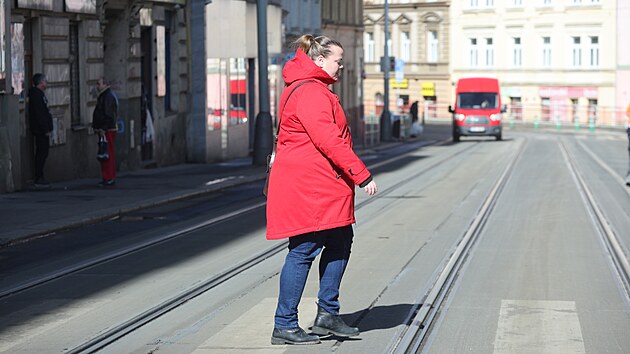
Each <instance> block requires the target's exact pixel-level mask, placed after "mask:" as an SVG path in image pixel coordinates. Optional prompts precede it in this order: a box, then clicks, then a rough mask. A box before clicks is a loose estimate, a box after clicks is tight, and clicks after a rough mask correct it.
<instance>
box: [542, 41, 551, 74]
mask: <svg viewBox="0 0 630 354" xmlns="http://www.w3.org/2000/svg"><path fill="white" fill-rule="evenodd" d="M542 66H543V67H545V68H548V67H550V66H551V37H542Z"/></svg>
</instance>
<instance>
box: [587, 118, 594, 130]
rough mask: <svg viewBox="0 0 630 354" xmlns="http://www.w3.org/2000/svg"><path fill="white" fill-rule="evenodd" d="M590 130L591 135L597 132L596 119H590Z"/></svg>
mask: <svg viewBox="0 0 630 354" xmlns="http://www.w3.org/2000/svg"><path fill="white" fill-rule="evenodd" d="M588 130H589V131H590V132H591V133H594V132H595V119H593V117H589V118H588Z"/></svg>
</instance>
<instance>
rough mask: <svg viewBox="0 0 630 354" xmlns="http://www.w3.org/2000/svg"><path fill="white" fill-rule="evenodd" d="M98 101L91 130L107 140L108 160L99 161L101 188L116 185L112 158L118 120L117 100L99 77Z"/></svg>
mask: <svg viewBox="0 0 630 354" xmlns="http://www.w3.org/2000/svg"><path fill="white" fill-rule="evenodd" d="M96 90H97V92H98V99H97V100H96V107H95V108H94V114H93V116H92V128H94V131H95V132H96V136H97V137H98V138H99V139H101V137H105V139H106V140H107V153H108V154H109V158H108V159H107V160H101V176H102V180H101V182H99V184H98V185H99V186H101V187H109V186H113V185H115V184H116V160H115V158H114V140H115V139H116V130H117V129H116V120H117V119H118V99H117V98H116V96H115V95H114V93H113V92H112V89H111V87H110V85H109V82H108V81H107V80H106V79H105V78H103V77H101V78H100V79H98V81H97V82H96Z"/></svg>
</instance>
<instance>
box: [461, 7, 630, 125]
mask: <svg viewBox="0 0 630 354" xmlns="http://www.w3.org/2000/svg"><path fill="white" fill-rule="evenodd" d="M617 3H618V1H615V0H544V1H523V0H507V1H498V0H457V1H452V2H451V16H452V18H457V19H458V20H457V21H454V22H453V23H452V29H451V34H452V35H451V38H452V39H451V43H452V45H451V65H452V81H453V83H455V82H456V81H457V80H458V79H459V78H461V77H471V76H489V77H496V78H498V79H499V81H500V83H501V85H502V98H503V103H507V104H508V106H509V115H508V117H509V118H508V119H514V120H515V121H521V120H522V121H529V122H540V123H545V122H547V123H549V124H576V125H578V126H579V125H586V124H598V125H617V124H619V123H620V119H621V120H622V118H623V117H622V115H621V114H620V113H621V112H620V109H621V108H622V107H623V105H624V104H623V102H619V101H623V99H622V98H621V96H620V95H619V94H618V91H619V89H620V87H621V86H623V85H622V84H621V83H620V82H619V79H621V78H623V75H619V74H618V72H617V71H618V70H619V69H621V68H623V67H624V66H623V65H624V64H622V63H621V62H620V60H619V59H618V55H617V50H618V48H622V47H623V46H624V44H623V43H621V42H619V39H618V38H622V36H621V33H622V32H618V28H617V23H616V22H617V18H618V17H617V6H618V5H617ZM620 3H621V2H620ZM626 47H627V46H626ZM620 50H621V49H620ZM624 51H625V52H626V53H627V49H624ZM626 61H627V60H626ZM625 86H627V85H625ZM626 91H627V90H626ZM451 102H452V99H451Z"/></svg>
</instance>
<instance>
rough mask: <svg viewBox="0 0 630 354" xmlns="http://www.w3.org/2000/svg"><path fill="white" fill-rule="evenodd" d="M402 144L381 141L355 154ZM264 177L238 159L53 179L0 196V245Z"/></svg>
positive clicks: (262, 170) (260, 169)
mask: <svg viewBox="0 0 630 354" xmlns="http://www.w3.org/2000/svg"><path fill="white" fill-rule="evenodd" d="M413 140H414V139H412V140H410V141H413ZM402 143H403V142H393V143H386V144H381V145H378V146H375V147H373V148H371V149H368V150H358V151H357V154H359V155H362V154H365V153H371V152H374V151H375V150H382V149H388V148H391V147H393V146H396V145H399V144H402ZM265 177H266V171H265V167H264V166H253V165H252V163H251V158H243V159H237V160H230V161H225V162H220V163H213V164H183V165H176V166H170V167H164V168H155V169H146V170H138V171H133V172H128V173H120V174H119V175H118V176H117V183H116V186H115V187H107V188H101V187H98V186H97V183H98V182H99V181H100V179H99V178H89V179H80V180H73V181H65V182H54V183H52V188H51V189H48V190H36V189H30V190H25V191H20V192H17V193H8V194H0V215H1V217H0V220H2V222H1V225H2V227H1V228H0V247H5V246H8V245H10V244H13V243H16V242H23V241H25V240H28V239H31V238H35V237H41V236H44V235H50V234H53V233H55V232H58V231H61V230H64V229H68V228H73V227H78V226H81V225H88V224H91V223H95V222H99V221H103V220H107V219H110V218H113V217H115V216H118V215H119V214H121V213H125V212H130V211H134V210H138V209H142V208H146V207H151V206H156V205H160V204H165V203H168V202H170V201H174V200H178V199H183V198H188V197H192V196H197V195H202V194H206V193H210V192H213V191H216V190H219V189H223V188H227V187H231V186H235V185H238V184H243V183H249V182H254V181H262V180H264V179H265ZM261 193H262V184H261Z"/></svg>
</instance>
